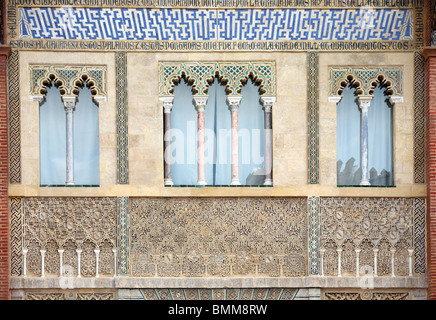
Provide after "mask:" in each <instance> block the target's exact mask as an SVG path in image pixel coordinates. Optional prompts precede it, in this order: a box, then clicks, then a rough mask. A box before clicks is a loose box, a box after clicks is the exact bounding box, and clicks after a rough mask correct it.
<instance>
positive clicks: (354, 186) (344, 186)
mask: <svg viewBox="0 0 436 320" xmlns="http://www.w3.org/2000/svg"><path fill="white" fill-rule="evenodd" d="M337 187H338V188H396V187H397V186H395V185H394V186H360V185H338V186H337Z"/></svg>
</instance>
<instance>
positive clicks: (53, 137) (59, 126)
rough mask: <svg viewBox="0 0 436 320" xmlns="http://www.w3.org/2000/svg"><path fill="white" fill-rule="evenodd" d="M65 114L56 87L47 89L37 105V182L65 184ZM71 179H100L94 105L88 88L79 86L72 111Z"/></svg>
mask: <svg viewBox="0 0 436 320" xmlns="http://www.w3.org/2000/svg"><path fill="white" fill-rule="evenodd" d="M65 121H66V117H65V110H64V105H63V102H62V99H61V95H60V92H59V89H58V88H56V87H55V86H54V85H53V84H52V86H51V87H50V88H48V89H47V94H46V99H45V101H44V102H43V103H42V104H41V106H40V111H39V128H40V129H39V132H40V183H41V185H65V179H66V150H65V149H66V125H65ZM74 183H75V184H76V185H98V184H99V183H100V164H99V128H98V107H97V105H96V104H95V103H93V101H92V95H91V91H90V90H89V89H88V88H83V89H80V91H79V97H78V102H77V103H76V109H75V111H74Z"/></svg>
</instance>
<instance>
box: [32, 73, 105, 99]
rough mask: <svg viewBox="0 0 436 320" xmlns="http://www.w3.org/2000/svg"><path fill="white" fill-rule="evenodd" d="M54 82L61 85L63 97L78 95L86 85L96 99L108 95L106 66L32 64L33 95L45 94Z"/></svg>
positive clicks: (60, 89)
mask: <svg viewBox="0 0 436 320" xmlns="http://www.w3.org/2000/svg"><path fill="white" fill-rule="evenodd" d="M52 82H54V84H55V85H56V86H57V87H59V91H60V94H61V96H62V97H64V96H78V94H79V89H80V88H81V87H83V86H84V85H86V86H87V87H89V88H90V90H91V94H92V97H93V99H94V100H96V101H101V100H104V99H105V97H106V96H107V90H106V66H66V65H30V93H31V95H32V96H44V95H45V94H46V92H47V87H48V86H50V85H51V83H52Z"/></svg>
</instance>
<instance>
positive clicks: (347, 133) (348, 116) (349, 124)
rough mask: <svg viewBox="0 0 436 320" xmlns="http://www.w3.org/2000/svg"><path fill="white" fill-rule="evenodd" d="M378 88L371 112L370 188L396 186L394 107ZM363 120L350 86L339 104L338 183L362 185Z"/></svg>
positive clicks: (369, 119)
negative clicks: (361, 126)
mask: <svg viewBox="0 0 436 320" xmlns="http://www.w3.org/2000/svg"><path fill="white" fill-rule="evenodd" d="M385 91H386V89H384V88H381V87H380V86H377V87H376V88H375V90H374V97H373V99H372V101H371V105H370V107H369V112H368V168H369V175H370V179H369V182H370V184H371V186H393V185H394V177H393V122H392V121H393V114H392V105H391V104H390V102H389V99H388V96H387V95H386V93H385ZM360 117H361V111H360V108H359V104H358V101H357V96H356V90H355V89H354V88H351V87H350V86H349V85H348V86H347V87H346V88H345V89H344V91H343V93H342V99H341V101H340V102H339V103H338V105H337V184H338V185H339V186H359V184H360V180H361V177H362V171H361V164H360V152H361V151H360V141H361V138H360Z"/></svg>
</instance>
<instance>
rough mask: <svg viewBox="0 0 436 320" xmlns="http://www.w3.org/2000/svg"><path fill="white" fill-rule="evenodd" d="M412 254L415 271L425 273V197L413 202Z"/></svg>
mask: <svg viewBox="0 0 436 320" xmlns="http://www.w3.org/2000/svg"><path fill="white" fill-rule="evenodd" d="M413 211H414V212H413V227H414V232H413V254H414V261H415V265H414V269H415V273H418V274H425V273H426V237H425V230H426V227H425V215H426V203H425V198H422V199H421V198H416V199H414V202H413Z"/></svg>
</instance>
